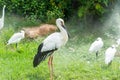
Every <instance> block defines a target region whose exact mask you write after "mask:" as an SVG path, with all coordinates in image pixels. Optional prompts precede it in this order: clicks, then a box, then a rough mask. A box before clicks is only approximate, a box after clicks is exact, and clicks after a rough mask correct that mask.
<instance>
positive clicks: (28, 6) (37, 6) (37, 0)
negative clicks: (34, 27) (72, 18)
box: [0, 0, 69, 22]
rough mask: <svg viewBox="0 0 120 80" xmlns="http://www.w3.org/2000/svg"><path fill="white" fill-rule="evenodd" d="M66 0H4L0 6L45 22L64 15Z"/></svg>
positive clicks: (0, 2)
mask: <svg viewBox="0 0 120 80" xmlns="http://www.w3.org/2000/svg"><path fill="white" fill-rule="evenodd" d="M67 1H69V0H66V1H64V0H32V1H30V0H9V1H8V0H4V1H0V5H1V6H0V7H2V6H3V5H4V4H5V5H7V6H6V7H7V10H8V11H9V12H11V13H15V14H18V15H21V16H25V17H26V16H27V17H30V18H35V19H40V20H41V21H46V22H47V21H50V20H51V19H56V18H58V17H64V16H65V15H64V14H65V11H66V10H67V9H68V7H67V6H68V3H67Z"/></svg>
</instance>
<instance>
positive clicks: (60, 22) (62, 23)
mask: <svg viewBox="0 0 120 80" xmlns="http://www.w3.org/2000/svg"><path fill="white" fill-rule="evenodd" d="M56 24H57V26H58V27H59V29H60V28H61V27H62V28H64V29H65V30H66V32H67V34H68V37H70V34H69V33H68V31H67V28H66V26H65V24H64V20H63V19H61V18H58V19H56Z"/></svg>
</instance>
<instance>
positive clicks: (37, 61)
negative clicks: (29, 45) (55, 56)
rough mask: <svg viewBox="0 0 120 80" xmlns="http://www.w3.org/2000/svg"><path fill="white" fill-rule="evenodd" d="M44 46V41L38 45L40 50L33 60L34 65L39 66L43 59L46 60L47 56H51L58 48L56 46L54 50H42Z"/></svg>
mask: <svg viewBox="0 0 120 80" xmlns="http://www.w3.org/2000/svg"><path fill="white" fill-rule="evenodd" d="M42 47H43V43H41V44H40V45H39V47H38V52H37V54H36V55H35V57H34V60H33V67H37V65H39V64H40V63H41V62H42V61H44V60H45V59H46V58H47V56H50V55H51V54H52V53H53V52H54V51H55V50H57V48H56V49H53V50H49V51H45V52H41V49H42Z"/></svg>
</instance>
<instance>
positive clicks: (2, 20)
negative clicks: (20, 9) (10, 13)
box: [0, 5, 6, 29]
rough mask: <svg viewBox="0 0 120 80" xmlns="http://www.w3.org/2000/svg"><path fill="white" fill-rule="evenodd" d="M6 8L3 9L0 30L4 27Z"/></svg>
mask: <svg viewBox="0 0 120 80" xmlns="http://www.w3.org/2000/svg"><path fill="white" fill-rule="evenodd" d="M5 7H6V6H5V5H4V7H3V12H2V17H1V18H0V29H2V28H3V26H4V15H5Z"/></svg>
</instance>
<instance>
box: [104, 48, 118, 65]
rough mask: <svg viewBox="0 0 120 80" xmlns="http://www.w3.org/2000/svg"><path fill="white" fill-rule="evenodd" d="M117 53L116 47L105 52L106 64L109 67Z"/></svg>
mask: <svg viewBox="0 0 120 80" xmlns="http://www.w3.org/2000/svg"><path fill="white" fill-rule="evenodd" d="M115 53H116V48H115V47H114V48H112V47H109V48H108V49H107V50H106V52H105V64H107V65H108V64H109V63H110V62H111V61H112V60H113V58H114V56H115Z"/></svg>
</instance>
